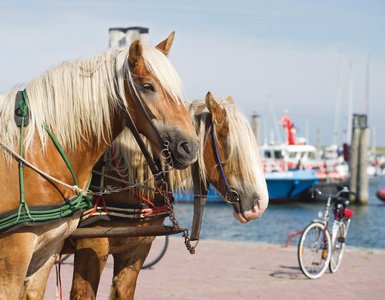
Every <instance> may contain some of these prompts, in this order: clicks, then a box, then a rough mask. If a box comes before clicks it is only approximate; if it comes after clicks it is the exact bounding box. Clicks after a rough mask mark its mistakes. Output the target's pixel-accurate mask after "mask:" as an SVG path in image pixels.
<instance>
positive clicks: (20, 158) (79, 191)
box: [0, 141, 84, 195]
mask: <svg viewBox="0 0 385 300" xmlns="http://www.w3.org/2000/svg"><path fill="white" fill-rule="evenodd" d="M0 146H2V147H3V148H4V149H5V150H6V151H8V152H9V153H10V154H12V155H13V156H14V157H15V158H17V159H18V160H19V162H22V163H24V164H25V165H26V166H28V167H30V168H31V169H32V170H34V171H36V172H37V173H39V174H40V175H42V176H43V177H45V178H47V179H49V180H51V181H53V182H56V183H58V184H60V185H62V186H64V187H66V188H68V189H70V190H72V191H73V192H75V193H76V194H78V195H80V194H84V192H83V190H82V189H81V188H79V187H78V186H77V185H76V184H75V185H70V184H67V183H65V182H63V181H61V180H59V179H56V178H55V177H52V176H51V175H49V174H47V173H45V172H44V171H42V170H40V169H39V168H38V167H36V166H34V165H33V164H31V163H30V162H29V161H27V160H26V159H24V158H23V157H22V156H20V155H19V154H17V153H16V152H15V151H14V150H13V149H12V148H10V147H9V146H7V145H6V144H5V143H3V142H2V141H0Z"/></svg>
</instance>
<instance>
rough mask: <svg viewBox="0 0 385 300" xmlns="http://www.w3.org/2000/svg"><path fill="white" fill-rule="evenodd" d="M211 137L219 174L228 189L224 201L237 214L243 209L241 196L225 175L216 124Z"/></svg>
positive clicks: (212, 128)
mask: <svg viewBox="0 0 385 300" xmlns="http://www.w3.org/2000/svg"><path fill="white" fill-rule="evenodd" d="M211 137H212V141H213V148H214V149H213V150H214V157H215V159H216V161H217V164H218V166H219V173H220V175H221V177H222V179H223V183H224V185H225V188H226V194H225V196H224V200H225V202H226V203H228V204H230V205H231V206H232V207H233V208H234V210H235V211H236V212H237V213H239V212H240V209H241V208H240V206H241V202H240V199H239V194H238V192H237V191H236V190H234V189H232V188H231V187H230V185H229V182H228V180H227V177H226V174H225V171H224V169H223V163H222V160H221V156H220V155H219V149H218V146H217V141H216V134H215V128H214V123H211Z"/></svg>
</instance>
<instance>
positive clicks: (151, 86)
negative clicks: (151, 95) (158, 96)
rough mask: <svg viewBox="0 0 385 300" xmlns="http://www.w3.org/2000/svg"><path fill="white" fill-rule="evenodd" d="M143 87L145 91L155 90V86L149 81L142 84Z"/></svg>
mask: <svg viewBox="0 0 385 300" xmlns="http://www.w3.org/2000/svg"><path fill="white" fill-rule="evenodd" d="M143 88H144V89H145V90H147V91H151V92H155V88H154V86H153V85H152V84H151V83H145V84H143Z"/></svg>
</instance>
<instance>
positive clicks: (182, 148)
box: [177, 142, 192, 154]
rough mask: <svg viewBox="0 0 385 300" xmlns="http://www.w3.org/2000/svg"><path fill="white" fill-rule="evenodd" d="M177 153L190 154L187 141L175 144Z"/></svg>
mask: <svg viewBox="0 0 385 300" xmlns="http://www.w3.org/2000/svg"><path fill="white" fill-rule="evenodd" d="M177 149H178V153H180V154H191V150H192V149H191V146H190V144H189V142H180V143H179V144H178V146H177Z"/></svg>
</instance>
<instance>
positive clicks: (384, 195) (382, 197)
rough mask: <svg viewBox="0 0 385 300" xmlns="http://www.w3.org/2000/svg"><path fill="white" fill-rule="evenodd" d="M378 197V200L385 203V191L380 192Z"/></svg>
mask: <svg viewBox="0 0 385 300" xmlns="http://www.w3.org/2000/svg"><path fill="white" fill-rule="evenodd" d="M376 195H377V197H378V199H380V200H382V201H385V189H381V190H378V191H377V193H376Z"/></svg>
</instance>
